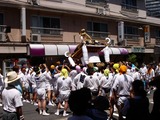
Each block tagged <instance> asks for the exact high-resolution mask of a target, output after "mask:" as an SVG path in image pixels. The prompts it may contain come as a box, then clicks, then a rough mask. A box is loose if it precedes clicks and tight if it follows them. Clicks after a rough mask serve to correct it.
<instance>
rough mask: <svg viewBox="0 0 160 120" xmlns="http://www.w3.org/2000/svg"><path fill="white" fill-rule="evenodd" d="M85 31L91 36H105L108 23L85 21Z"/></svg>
mask: <svg viewBox="0 0 160 120" xmlns="http://www.w3.org/2000/svg"><path fill="white" fill-rule="evenodd" d="M87 32H88V34H89V35H90V36H92V37H98V38H106V37H107V36H108V25H107V24H105V23H98V22H87Z"/></svg>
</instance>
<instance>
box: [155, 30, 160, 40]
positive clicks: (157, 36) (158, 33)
mask: <svg viewBox="0 0 160 120" xmlns="http://www.w3.org/2000/svg"><path fill="white" fill-rule="evenodd" d="M156 38H160V29H157V30H156Z"/></svg>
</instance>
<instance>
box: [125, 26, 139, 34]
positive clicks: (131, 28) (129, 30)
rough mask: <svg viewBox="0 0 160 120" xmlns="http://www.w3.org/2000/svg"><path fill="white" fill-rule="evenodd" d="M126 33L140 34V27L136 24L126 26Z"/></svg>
mask: <svg viewBox="0 0 160 120" xmlns="http://www.w3.org/2000/svg"><path fill="white" fill-rule="evenodd" d="M124 33H125V34H133V35H138V28H137V27H134V26H124Z"/></svg>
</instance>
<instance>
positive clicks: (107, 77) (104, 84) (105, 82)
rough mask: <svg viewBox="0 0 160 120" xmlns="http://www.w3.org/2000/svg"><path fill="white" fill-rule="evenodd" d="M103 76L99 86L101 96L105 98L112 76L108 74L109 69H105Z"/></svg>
mask: <svg viewBox="0 0 160 120" xmlns="http://www.w3.org/2000/svg"><path fill="white" fill-rule="evenodd" d="M103 74H104V76H103V77H101V79H100V81H99V84H100V90H101V95H102V96H106V94H107V93H109V92H110V89H111V86H112V82H111V81H112V79H113V75H112V73H110V70H109V69H105V70H104V73H103Z"/></svg>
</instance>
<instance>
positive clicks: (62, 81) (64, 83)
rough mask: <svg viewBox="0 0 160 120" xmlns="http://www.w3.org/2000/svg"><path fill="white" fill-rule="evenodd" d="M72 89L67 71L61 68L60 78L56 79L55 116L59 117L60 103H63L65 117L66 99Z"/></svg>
mask: <svg viewBox="0 0 160 120" xmlns="http://www.w3.org/2000/svg"><path fill="white" fill-rule="evenodd" d="M71 89H72V80H71V78H70V77H69V76H68V70H67V69H65V68H63V69H62V70H61V76H60V77H59V78H58V79H57V94H58V106H57V111H56V113H55V115H59V112H60V107H61V103H62V102H63V101H64V102H65V104H64V112H63V116H67V115H68V114H67V109H68V98H69V95H70V92H71Z"/></svg>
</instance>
